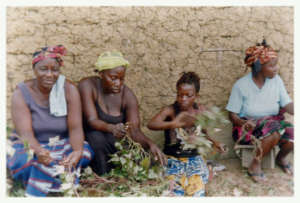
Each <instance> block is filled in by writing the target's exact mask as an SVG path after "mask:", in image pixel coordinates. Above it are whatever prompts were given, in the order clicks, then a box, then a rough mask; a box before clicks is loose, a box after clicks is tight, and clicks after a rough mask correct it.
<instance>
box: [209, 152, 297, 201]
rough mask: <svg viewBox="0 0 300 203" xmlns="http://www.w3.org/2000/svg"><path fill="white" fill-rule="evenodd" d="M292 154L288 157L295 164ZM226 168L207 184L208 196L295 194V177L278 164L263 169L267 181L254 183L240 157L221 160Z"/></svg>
mask: <svg viewBox="0 0 300 203" xmlns="http://www.w3.org/2000/svg"><path fill="white" fill-rule="evenodd" d="M291 157H292V156H289V157H288V159H289V160H290V163H292V166H293V159H292V158H291ZM218 163H220V164H223V165H225V166H226V170H223V171H219V172H217V175H216V176H214V177H213V179H212V181H211V182H209V183H208V184H207V185H206V191H207V196H214V197H216V196H255V197H259V196H286V197H287V196H293V195H294V177H293V176H290V175H287V174H285V173H284V172H283V171H282V170H281V169H280V168H278V166H276V167H275V168H274V169H263V171H264V173H265V176H266V178H267V181H266V182H265V183H254V182H253V181H252V179H250V177H249V176H248V175H247V173H246V172H247V170H246V168H243V167H242V166H241V162H240V160H239V159H227V160H220V161H218Z"/></svg>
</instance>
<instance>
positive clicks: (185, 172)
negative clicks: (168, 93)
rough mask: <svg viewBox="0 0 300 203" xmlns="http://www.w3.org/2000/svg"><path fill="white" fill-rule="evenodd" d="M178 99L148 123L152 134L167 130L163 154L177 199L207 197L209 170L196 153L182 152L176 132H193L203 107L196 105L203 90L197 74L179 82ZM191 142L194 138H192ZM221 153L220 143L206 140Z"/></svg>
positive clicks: (193, 150) (191, 74)
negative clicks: (178, 129) (199, 93)
mask: <svg viewBox="0 0 300 203" xmlns="http://www.w3.org/2000/svg"><path fill="white" fill-rule="evenodd" d="M176 88H177V98H176V101H175V103H174V104H172V105H169V106H166V107H163V108H162V110H161V111H160V112H159V113H158V114H156V115H155V116H154V117H153V118H152V119H151V120H150V122H149V123H148V128H149V129H151V130H164V132H165V145H164V153H165V154H166V155H167V157H168V164H167V169H166V176H167V177H168V179H169V180H171V182H172V185H173V191H172V192H173V194H174V195H176V196H205V184H206V183H207V182H208V177H209V170H208V168H207V166H206V163H205V160H204V159H203V158H202V157H201V156H200V155H199V154H198V152H197V149H192V150H183V148H182V147H183V146H182V145H181V143H180V140H179V139H178V138H177V135H176V131H175V129H177V128H183V129H185V130H186V131H189V130H191V129H193V128H194V123H195V121H196V119H195V115H197V114H199V113H201V111H203V110H204V107H203V106H201V105H200V104H197V103H195V100H196V98H197V96H198V92H199V90H200V79H199V77H198V75H197V74H196V73H194V72H188V73H183V75H182V76H181V78H180V79H179V80H178V81H177V84H176ZM190 139H191V141H192V139H193V136H192V135H191V136H190ZM207 139H208V140H210V141H211V142H212V143H213V144H214V145H215V146H216V147H217V149H219V151H221V152H224V148H223V147H222V146H221V145H220V143H218V142H216V141H214V140H212V139H211V138H210V137H208V136H207Z"/></svg>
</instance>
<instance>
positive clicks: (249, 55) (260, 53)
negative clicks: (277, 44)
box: [245, 44, 278, 67]
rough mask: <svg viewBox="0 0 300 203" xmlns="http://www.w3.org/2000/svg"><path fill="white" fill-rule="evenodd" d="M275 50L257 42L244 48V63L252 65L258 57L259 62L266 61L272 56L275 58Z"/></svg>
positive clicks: (276, 55) (263, 62)
mask: <svg viewBox="0 0 300 203" xmlns="http://www.w3.org/2000/svg"><path fill="white" fill-rule="evenodd" d="M277 57H278V54H277V52H276V51H275V50H274V49H273V48H272V47H270V46H268V45H264V44H258V45H256V46H252V47H249V48H248V49H247V50H246V57H245V64H247V66H250V67H251V66H252V64H253V63H254V62H256V61H257V60H258V59H259V61H260V64H262V65H263V64H265V63H268V62H269V61H270V60H271V59H272V58H277Z"/></svg>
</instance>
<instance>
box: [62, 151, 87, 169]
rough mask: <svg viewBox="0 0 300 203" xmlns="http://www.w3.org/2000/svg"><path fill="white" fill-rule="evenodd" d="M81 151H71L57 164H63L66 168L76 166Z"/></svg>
mask: <svg viewBox="0 0 300 203" xmlns="http://www.w3.org/2000/svg"><path fill="white" fill-rule="evenodd" d="M81 155H82V151H73V152H71V154H69V155H68V156H67V157H65V158H64V159H63V160H62V161H61V162H60V163H59V164H61V165H64V166H65V167H67V168H72V167H74V168H76V165H77V163H78V161H79V160H80V158H81Z"/></svg>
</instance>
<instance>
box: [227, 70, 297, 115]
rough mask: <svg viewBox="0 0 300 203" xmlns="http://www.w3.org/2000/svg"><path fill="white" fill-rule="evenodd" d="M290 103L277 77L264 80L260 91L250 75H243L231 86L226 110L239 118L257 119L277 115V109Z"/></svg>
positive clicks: (280, 80) (281, 82)
mask: <svg viewBox="0 0 300 203" xmlns="http://www.w3.org/2000/svg"><path fill="white" fill-rule="evenodd" d="M290 102H292V100H291V98H290V97H289V95H288V93H287V91H286V89H285V87H284V84H283V81H282V79H281V78H280V76H279V75H276V76H274V77H273V78H272V79H268V78H267V79H266V81H265V84H264V85H263V87H262V88H261V89H259V88H258V87H257V85H256V84H255V83H254V81H253V79H252V73H251V72H250V73H249V74H247V75H245V76H244V77H242V78H240V79H239V80H237V81H236V83H235V84H234V85H233V87H232V90H231V94H230V97H229V101H228V104H227V106H226V109H227V110H228V111H231V112H233V113H237V114H238V115H239V116H240V117H249V118H253V119H258V118H261V117H263V116H271V115H277V114H278V112H279V107H284V106H286V105H287V104H289V103H290Z"/></svg>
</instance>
